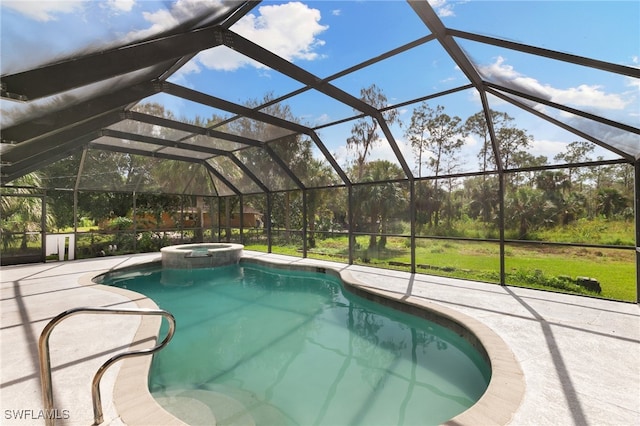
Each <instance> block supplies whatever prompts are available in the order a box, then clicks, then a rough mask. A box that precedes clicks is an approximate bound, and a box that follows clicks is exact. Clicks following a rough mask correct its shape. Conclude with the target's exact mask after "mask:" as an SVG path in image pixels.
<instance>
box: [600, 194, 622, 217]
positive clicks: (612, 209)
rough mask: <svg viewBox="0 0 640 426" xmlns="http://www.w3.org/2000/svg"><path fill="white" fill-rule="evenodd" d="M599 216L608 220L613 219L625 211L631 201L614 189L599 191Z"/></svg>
mask: <svg viewBox="0 0 640 426" xmlns="http://www.w3.org/2000/svg"><path fill="white" fill-rule="evenodd" d="M597 200H598V214H601V215H603V216H604V217H606V218H607V219H612V218H613V217H614V216H615V215H618V214H620V213H622V212H623V211H624V209H625V208H626V207H627V205H628V203H629V200H627V198H626V197H625V196H623V195H622V194H621V193H620V191H618V190H617V189H614V188H602V189H600V190H598V196H597Z"/></svg>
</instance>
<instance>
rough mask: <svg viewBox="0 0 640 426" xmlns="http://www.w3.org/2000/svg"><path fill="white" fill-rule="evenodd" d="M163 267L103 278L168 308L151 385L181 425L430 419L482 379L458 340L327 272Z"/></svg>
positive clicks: (475, 360) (475, 390)
mask: <svg viewBox="0 0 640 426" xmlns="http://www.w3.org/2000/svg"><path fill="white" fill-rule="evenodd" d="M163 272H168V271H166V270H165V271H163V270H162V269H160V268H155V269H147V270H143V271H135V272H132V271H128V272H123V273H118V274H111V275H110V276H109V277H108V278H107V279H105V280H104V281H103V282H104V283H105V284H112V285H117V286H120V287H125V288H128V289H131V290H134V291H137V292H140V293H143V294H146V295H148V296H149V297H151V298H153V299H154V300H155V301H156V303H157V304H158V305H159V306H160V307H162V308H165V309H168V310H170V311H171V312H172V313H173V314H174V315H175V316H176V319H177V323H178V328H177V333H176V336H175V337H174V340H173V341H172V342H171V344H170V345H169V346H168V347H167V348H165V350H164V351H162V352H161V353H159V354H157V355H156V356H155V358H154V361H153V365H152V371H151V375H150V389H151V391H152V393H153V394H154V396H155V397H156V398H157V399H158V401H159V402H160V403H161V404H162V405H163V406H164V407H165V408H166V409H167V410H168V411H171V412H173V413H174V414H175V415H176V416H178V417H180V418H182V419H183V420H184V421H186V422H188V423H190V424H206V423H208V422H210V421H211V419H212V418H213V417H215V418H216V420H217V422H218V423H219V424H252V423H253V422H255V424H258V425H260V424H282V425H286V424H331V425H338V424H367V425H370V424H437V423H441V422H443V421H446V420H448V419H450V418H452V417H454V416H455V415H456V414H458V413H460V412H462V411H464V410H466V409H467V408H468V407H470V406H471V405H473V404H474V403H475V401H477V400H478V399H479V398H480V396H481V395H482V394H483V393H484V391H485V389H486V387H487V384H488V382H489V378H490V375H491V372H490V369H489V367H488V365H487V363H486V362H485V361H484V359H483V357H482V356H481V355H480V353H478V351H476V350H475V349H474V348H473V347H472V346H471V345H470V344H469V343H468V342H467V341H466V340H464V339H462V338H460V337H459V336H458V335H456V334H455V333H453V332H452V331H450V330H449V329H447V328H444V327H441V326H439V325H437V324H434V323H430V322H427V321H425V320H422V319H419V318H416V317H414V316H411V315H408V314H404V313H401V312H398V311H395V310H392V309H389V308H385V307H382V306H380V305H378V304H375V303H373V302H370V301H367V300H365V299H363V298H360V297H357V296H355V295H353V294H351V293H349V292H347V291H345V290H344V289H343V287H342V285H341V284H340V282H339V280H338V279H337V278H334V277H332V276H328V275H325V274H318V273H310V272H300V271H284V270H281V269H273V268H264V267H262V266H257V265H252V264H248V263H242V264H241V265H232V266H227V267H219V268H213V269H211V268H208V269H194V270H190V271H181V273H182V279H180V280H176V281H168V280H167V279H166V276H165V277H164V279H163ZM170 276H171V277H175V276H176V275H175V274H170ZM161 283H162V284H161ZM185 286H186V288H185Z"/></svg>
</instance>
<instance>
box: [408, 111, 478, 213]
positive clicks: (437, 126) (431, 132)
mask: <svg viewBox="0 0 640 426" xmlns="http://www.w3.org/2000/svg"><path fill="white" fill-rule="evenodd" d="M418 115H421V116H423V119H421V120H419V121H420V122H422V123H424V126H425V131H426V137H425V138H424V139H423V140H422V144H423V149H424V150H426V151H429V152H430V154H431V155H430V156H429V158H428V160H427V165H428V166H429V168H430V169H431V170H432V171H433V176H435V177H438V176H440V174H441V172H443V173H445V174H451V173H454V172H455V170H456V169H457V168H458V167H459V165H460V164H459V159H458V158H459V156H458V155H457V154H458V153H459V152H460V150H461V149H462V146H463V145H464V138H465V137H466V133H465V130H464V128H463V126H462V125H461V124H460V122H461V119H460V117H457V116H454V117H451V116H449V115H447V114H445V112H444V107H443V106H441V105H438V106H437V107H436V109H435V110H434V109H432V108H430V107H429V106H428V105H427V104H422V105H421V107H420V108H419V111H418ZM412 121H413V120H412ZM452 190H453V180H451V179H449V187H448V196H449V198H450V197H451V192H452ZM434 193H435V194H438V180H437V179H436V180H435V181H434ZM439 206H440V202H439V201H438V202H437V205H436V209H435V216H434V221H435V225H436V226H438V223H439V210H440V208H439Z"/></svg>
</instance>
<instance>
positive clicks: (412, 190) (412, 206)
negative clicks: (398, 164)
mask: <svg viewBox="0 0 640 426" xmlns="http://www.w3.org/2000/svg"><path fill="white" fill-rule="evenodd" d="M409 221H410V222H411V225H410V228H411V237H410V241H411V273H412V274H415V273H416V181H415V179H411V180H410V181H409Z"/></svg>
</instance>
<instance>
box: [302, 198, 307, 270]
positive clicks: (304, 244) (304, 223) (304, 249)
mask: <svg viewBox="0 0 640 426" xmlns="http://www.w3.org/2000/svg"><path fill="white" fill-rule="evenodd" d="M307 191H308V190H307V189H303V190H302V257H303V258H304V259H306V258H307V235H308V234H307Z"/></svg>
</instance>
